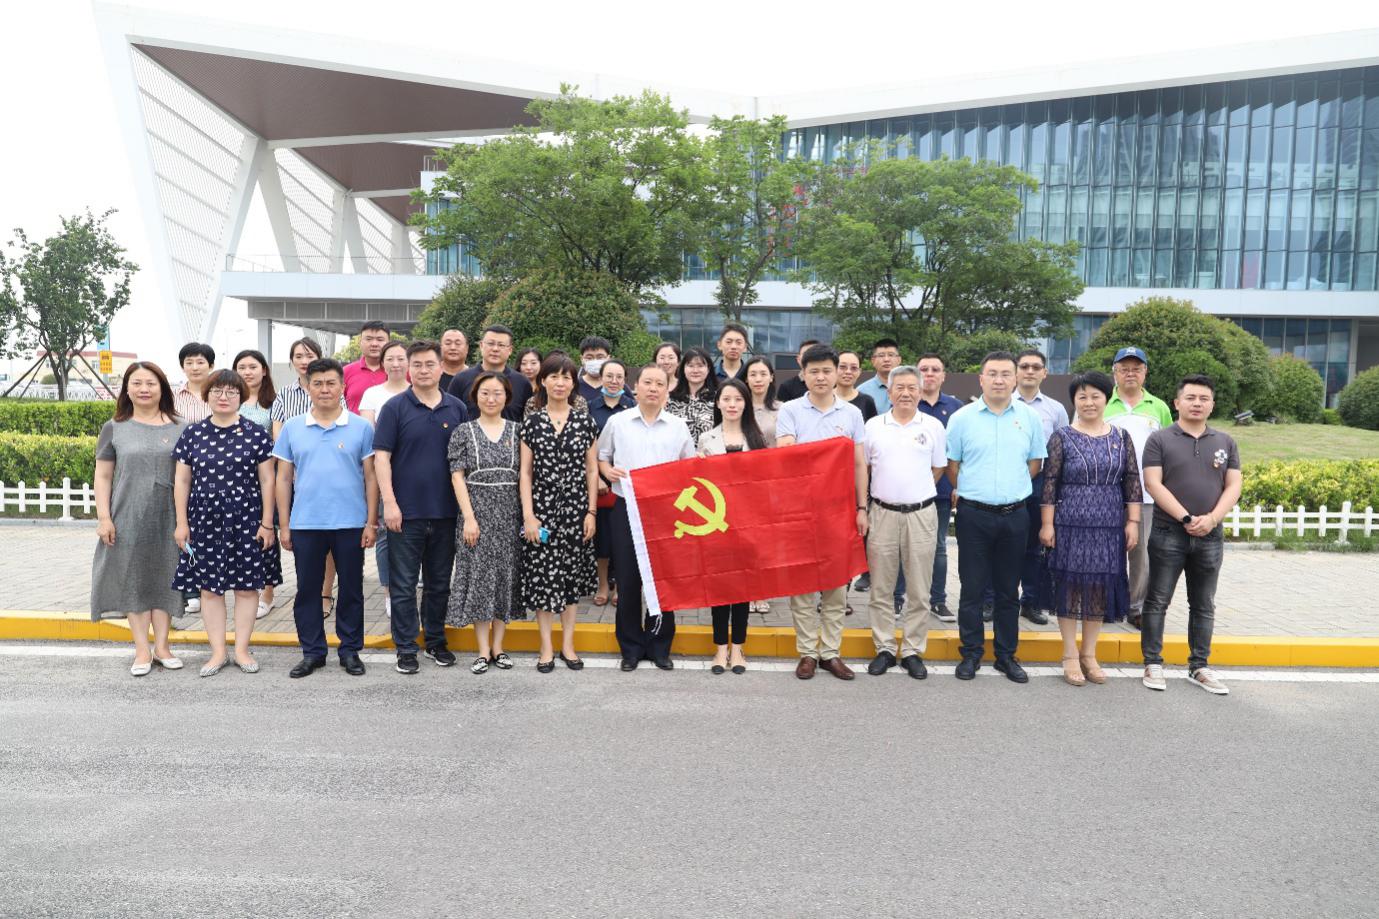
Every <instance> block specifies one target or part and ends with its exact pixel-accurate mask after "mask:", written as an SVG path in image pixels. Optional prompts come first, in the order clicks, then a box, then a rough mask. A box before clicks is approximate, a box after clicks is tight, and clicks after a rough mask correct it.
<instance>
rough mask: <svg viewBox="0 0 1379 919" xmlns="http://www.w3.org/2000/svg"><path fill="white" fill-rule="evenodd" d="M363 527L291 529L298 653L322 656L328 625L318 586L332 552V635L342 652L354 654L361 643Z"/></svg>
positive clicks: (305, 655)
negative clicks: (335, 581)
mask: <svg viewBox="0 0 1379 919" xmlns="http://www.w3.org/2000/svg"><path fill="white" fill-rule="evenodd" d="M363 532H364V531H363V530H361V529H352V530H293V531H292V558H293V560H294V562H295V564H296V568H297V597H296V599H295V600H294V601H293V603H292V618H293V619H295V620H296V621H297V641H298V643H300V644H301V646H302V656H303V657H310V658H316V659H320V660H324V659H325V657H326V653H327V650H328V649H327V647H326V626H325V621H324V619H322V617H321V587H322V585H323V584H324V582H325V579H326V557H327V556H328V555H333V556H335V576H336V577H337V578H339V580H340V597H339V600H338V601H337V602H336V604H335V634H336V636H337V637H339V639H340V656H341V657H342V658H343V657H348V656H350V655H351V654H358V653H359V651H360V649H361V648H363V647H364V550H363V549H362V548H361V547H360V545H359V538H360V536H361V535H362V534H363Z"/></svg>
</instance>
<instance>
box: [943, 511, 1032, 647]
mask: <svg viewBox="0 0 1379 919" xmlns="http://www.w3.org/2000/svg"><path fill="white" fill-rule="evenodd" d="M1028 538H1029V514H1028V513H1026V512H1025V508H1024V507H1018V508H1016V509H1015V510H1014V511H1013V512H1011V513H1009V514H996V513H992V512H991V511H987V510H982V509H981V508H979V507H976V506H974V505H971V504H967V503H966V502H962V501H960V502H958V577H959V578H960V579H961V582H962V593H961V594H960V598H959V600H958V635H959V636H960V638H961V640H962V656H963V657H964V658H968V657H975V658H976V659H977V660H981V658H982V653H983V651H984V650H985V645H986V633H985V629H984V627H983V625H982V595H983V594H985V593H986V590H987V588H988V587H989V588H991V590H992V592H993V593H994V594H995V609H994V610H993V611H992V616H991V621H992V622H991V624H992V631H993V632H994V633H995V639H996V640H995V642H994V645H995V649H996V659H997V660H1004V659H1006V658H1011V657H1014V656H1015V646H1016V645H1017V644H1018V643H1019V641H1020V569H1021V567H1022V566H1023V564H1024V559H1025V542H1026V540H1027V539H1028Z"/></svg>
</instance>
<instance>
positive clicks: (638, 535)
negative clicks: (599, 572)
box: [623, 469, 661, 616]
mask: <svg viewBox="0 0 1379 919" xmlns="http://www.w3.org/2000/svg"><path fill="white" fill-rule="evenodd" d="M636 476H637V472H636V470H635V469H634V470H632V471H630V472H629V473H628V476H627V478H626V479H624V480H623V492H624V494H623V501H624V502H626V504H627V523H628V528H629V529H631V530H632V546H633V548H634V550H635V551H636V553H637V570H638V571H640V572H641V575H642V596H643V597H645V598H646V610H647V614H648V615H651V616H659V615H661V598H660V596H659V595H658V594H657V593H656V578H655V577H654V576H653V575H652V572H651V556H650V555H648V554H647V551H646V532H645V531H644V530H643V529H642V514H641V511H640V510H639V509H638V508H637V486H636V485H635V484H634V482H635V479H636Z"/></svg>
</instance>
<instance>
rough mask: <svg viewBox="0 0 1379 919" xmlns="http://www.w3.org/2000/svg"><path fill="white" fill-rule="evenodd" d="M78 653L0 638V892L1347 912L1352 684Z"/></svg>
mask: <svg viewBox="0 0 1379 919" xmlns="http://www.w3.org/2000/svg"><path fill="white" fill-rule="evenodd" d="M78 650H79V649H78ZM3 651H4V649H3V648H0V652H3ZM92 653H93V654H94V655H95V656H87V657H81V656H65V655H63V656H57V655H53V656H16V655H15V654H13V653H0V916H5V917H10V916H14V917H26V919H37V917H47V916H62V917H67V916H99V917H124V916H150V915H165V916H176V917H191V916H306V915H319V916H329V917H354V916H387V917H394V916H397V917H411V916H417V917H421V916H426V917H432V916H466V917H469V916H498V915H503V916H526V915H537V914H542V915H556V916H597V917H605V916H618V917H621V916H628V917H632V916H646V917H680V916H685V917H711V916H745V915H750V916H754V917H775V916H790V917H795V916H833V915H840V914H848V915H861V916H905V917H910V916H931V915H932V916H955V917H966V916H981V917H988V916H990V917H1005V916H1012V917H1013V916H1019V917H1044V916H1055V917H1063V916H1067V917H1082V916H1108V917H1155V919H1161V917H1180V916H1181V917H1196V916H1203V917H1263V916H1307V917H1319V916H1324V917H1333V916H1334V917H1341V916H1366V917H1371V916H1374V915H1375V913H1376V910H1379V881H1376V878H1379V839H1376V835H1377V833H1379V830H1377V829H1376V828H1379V778H1377V776H1376V772H1377V771H1379V770H1377V769H1376V767H1379V715H1377V714H1376V711H1379V684H1376V683H1365V684H1355V683H1350V684H1346V683H1329V682H1310V683H1293V682H1278V683H1270V682H1245V681H1243V680H1242V681H1237V682H1234V683H1232V684H1231V685H1232V695H1230V696H1229V697H1227V698H1217V697H1213V696H1210V695H1208V694H1206V693H1204V692H1201V691H1199V690H1196V689H1194V688H1192V687H1191V686H1189V685H1187V684H1186V683H1185V682H1181V681H1172V682H1171V683H1170V686H1169V691H1168V692H1167V693H1163V694H1157V693H1150V692H1149V691H1147V690H1145V689H1143V688H1142V687H1141V686H1140V685H1139V683H1138V682H1137V681H1135V680H1131V679H1114V680H1111V681H1110V682H1109V683H1108V684H1106V685H1105V686H1086V687H1083V688H1080V689H1074V688H1072V687H1069V686H1066V685H1064V684H1063V683H1062V682H1060V681H1058V680H1057V679H1055V678H1051V677H1042V678H1036V679H1034V680H1032V681H1031V683H1030V684H1029V685H1027V686H1015V685H1012V684H1010V683H1007V682H1006V681H1005V680H1004V679H999V678H984V679H978V680H976V681H975V682H973V683H967V684H965V683H960V682H958V681H957V680H954V679H953V678H952V677H951V676H946V675H939V676H932V677H930V679H929V680H927V681H926V682H924V683H916V682H914V681H911V680H909V679H907V678H905V677H904V676H899V675H893V676H888V677H886V678H881V679H877V678H869V677H867V676H866V675H865V674H860V675H859V677H858V679H857V680H856V682H854V683H851V684H843V683H840V682H838V681H837V680H834V679H832V678H831V677H828V676H827V675H821V676H820V677H818V678H816V679H815V680H814V681H812V682H811V683H808V684H801V683H799V682H798V681H797V680H795V679H794V678H793V677H792V676H789V675H788V674H786V673H781V672H754V673H749V674H747V675H745V676H733V675H731V674H728V675H723V676H712V675H710V674H708V673H706V672H704V671H702V670H687V669H682V670H677V671H675V672H673V673H662V672H659V671H656V670H655V669H651V668H647V667H643V668H642V669H640V670H638V671H637V672H636V673H633V674H623V673H619V672H617V671H616V670H612V669H603V668H600V669H594V668H592V667H591V668H588V669H586V670H584V671H583V672H580V673H572V672H568V671H566V670H564V668H561V669H560V670H558V671H557V672H555V673H553V674H550V675H541V674H538V673H536V672H535V670H534V668H533V667H532V664H531V659H530V658H524V659H519V661H518V668H517V669H515V670H513V671H511V672H507V673H503V672H498V671H490V672H489V673H488V674H485V675H483V676H481V677H476V676H473V675H471V674H470V673H469V672H468V671H467V670H466V669H464V668H463V667H456V668H453V669H451V670H447V671H441V670H438V669H436V668H435V667H434V666H432V665H431V664H430V663H429V662H425V661H424V662H423V670H422V672H421V674H420V675H418V676H416V677H411V678H406V677H402V676H400V675H398V674H396V673H394V672H392V670H391V668H390V667H387V666H385V665H383V664H382V663H377V664H372V665H371V667H370V672H369V673H368V675H366V676H364V677H362V678H351V677H349V676H347V675H346V674H344V672H343V671H341V670H340V669H339V668H338V667H336V666H335V664H334V662H333V661H332V663H331V665H330V666H329V667H328V668H327V669H326V670H324V671H321V672H319V673H317V674H315V675H314V676H312V677H311V678H309V679H306V680H299V681H293V680H289V679H288V678H287V676H286V670H287V668H288V667H289V666H290V665H291V663H292V662H293V661H294V660H295V659H296V655H295V654H294V653H292V652H288V651H270V650H260V651H258V654H259V656H260V660H261V661H262V663H263V664H264V671H263V672H261V673H259V674H257V675H254V676H247V675H244V674H241V673H239V672H238V671H226V672H223V673H221V674H220V675H218V676H217V677H215V678H214V679H211V680H200V679H198V678H197V676H196V673H195V668H196V667H197V666H199V661H200V660H202V659H204V654H205V651H204V649H189V650H188V651H187V652H186V653H185V656H186V658H187V660H188V664H189V667H188V669H186V670H183V671H181V672H179V673H165V672H158V671H155V672H154V673H153V674H152V675H151V676H149V677H146V678H144V679H141V680H135V679H133V678H131V677H130V676H128V672H127V666H128V661H127V659H126V657H124V656H121V657H112V656H108V652H92Z"/></svg>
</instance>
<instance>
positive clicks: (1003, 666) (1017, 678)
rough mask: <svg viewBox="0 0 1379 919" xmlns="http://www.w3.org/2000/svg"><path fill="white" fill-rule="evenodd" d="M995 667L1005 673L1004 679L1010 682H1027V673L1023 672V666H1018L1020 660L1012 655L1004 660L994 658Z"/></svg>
mask: <svg viewBox="0 0 1379 919" xmlns="http://www.w3.org/2000/svg"><path fill="white" fill-rule="evenodd" d="M996 669H997V670H998V671H1000V672H1001V673H1004V674H1005V675H1006V679H1008V680H1010V681H1011V682H1012V683H1028V682H1029V674H1028V673H1025V668H1024V667H1021V666H1020V662H1019V661H1017V660H1016V659H1015V658H1013V657H1008V658H1006V659H1005V660H1001V659H1000V658H997V659H996Z"/></svg>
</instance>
